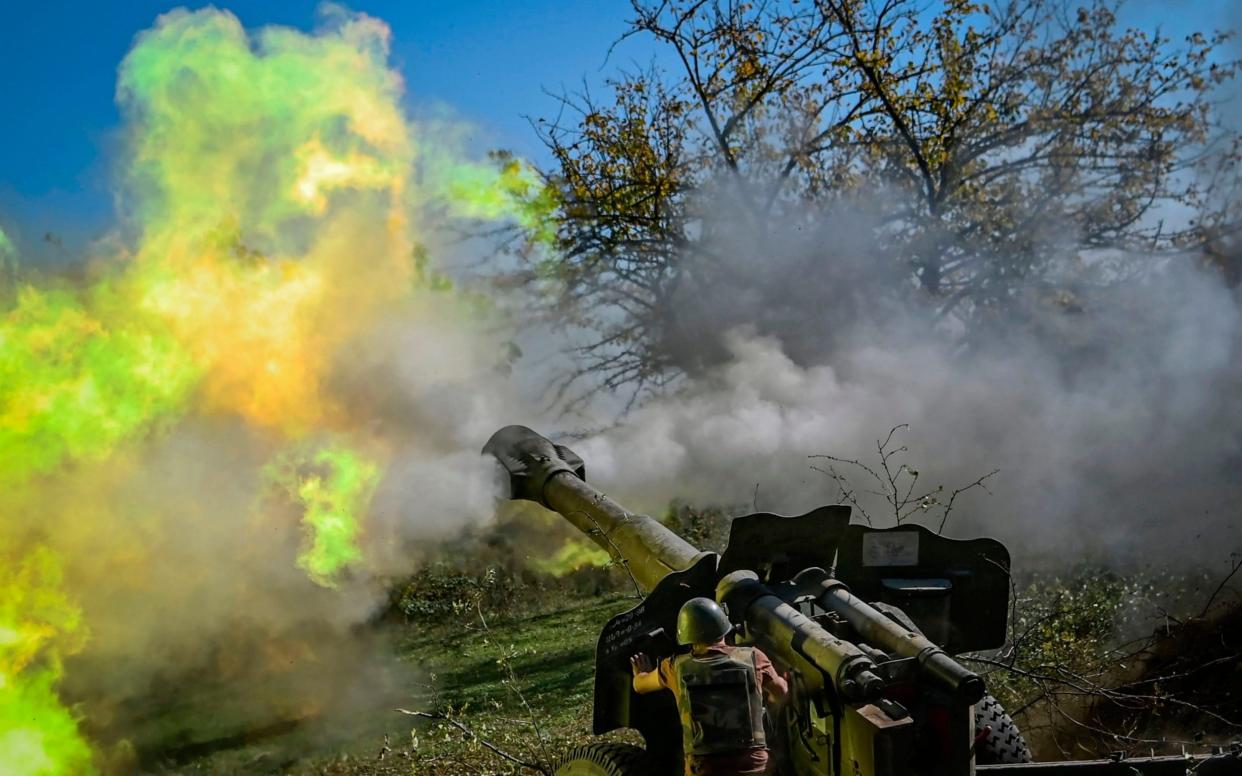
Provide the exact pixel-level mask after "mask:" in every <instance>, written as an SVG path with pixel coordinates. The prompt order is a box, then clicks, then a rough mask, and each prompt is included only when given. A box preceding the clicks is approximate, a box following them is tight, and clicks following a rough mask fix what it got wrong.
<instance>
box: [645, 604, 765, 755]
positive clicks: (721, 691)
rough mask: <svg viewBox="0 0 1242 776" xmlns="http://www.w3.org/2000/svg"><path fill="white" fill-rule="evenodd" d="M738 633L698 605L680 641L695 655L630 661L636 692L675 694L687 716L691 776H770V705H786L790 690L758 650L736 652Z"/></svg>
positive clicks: (686, 609)
mask: <svg viewBox="0 0 1242 776" xmlns="http://www.w3.org/2000/svg"><path fill="white" fill-rule="evenodd" d="M732 629H733V626H732V625H731V624H730V623H729V618H728V617H726V616H725V613H724V610H722V609H721V608H720V605H719V604H717V603H716V602H715V601H713V600H711V599H710V598H692V599H691V600H689V601H687V602H686V603H685V605H683V606H682V607H681V611H680V612H678V614H677V641H678V643H680V644H682V645H685V646H689V647H690V652H689V653H688V654H682V655H676V656H673V657H669V658H665V659H663V660H661V661H660V663H659V665H658V666H657V665H656V664H655V663H654V661H652V659H651V657H650V656H649V655H645V654H641V653H640V654H637V655H635V656H633V657H632V658H630V667H631V668H632V669H633V671H634V691H635V692H638V693H643V694H645V693H649V692H656V691H657V690H670V691H671V692H672V693H673V696H674V698H676V700H677V710H678V712H679V713H680V714H681V724H682V745H683V749H684V751H685V755H686V776H743V775H749V774H762V773H764V772H765V771H766V769H767V765H768V748H767V742H766V740H765V737H764V732H763V700H764V698H765V697H766V699H767V700H768V701H769V702H770V703H779V702H780V701H781V700H782V699H783V698H784V697H785V693H786V692H787V690H788V686H787V685H786V684H785V680H784V679H782V678H781V677H780V675H779V674H777V673H776V669H775V668H773V667H772V661H770V660H768V656H767V655H765V654H763V652H762V650H759V649H757V648H755V647H733V646H730V645H728V644H726V643H725V640H724V639H725V636H726V635H728V633H729V631H731V630H732Z"/></svg>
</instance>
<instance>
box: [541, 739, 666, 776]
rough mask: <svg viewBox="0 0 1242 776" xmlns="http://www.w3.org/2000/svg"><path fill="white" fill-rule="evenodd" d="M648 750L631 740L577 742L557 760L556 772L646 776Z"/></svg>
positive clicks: (562, 774)
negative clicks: (617, 742) (578, 743)
mask: <svg viewBox="0 0 1242 776" xmlns="http://www.w3.org/2000/svg"><path fill="white" fill-rule="evenodd" d="M649 772H650V769H649V768H648V767H647V753H646V752H645V751H644V750H643V749H642V747H638V746H633V745H631V744H584V745H582V746H576V747H574V748H573V749H571V750H570V751H569V753H568V754H566V755H565V756H564V757H562V758H561V761H560V762H559V763H557V765H556V770H554V771H553V773H554V774H555V776H645V774H647V773H649Z"/></svg>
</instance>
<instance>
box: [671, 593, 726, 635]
mask: <svg viewBox="0 0 1242 776" xmlns="http://www.w3.org/2000/svg"><path fill="white" fill-rule="evenodd" d="M731 630H733V625H732V624H731V623H730V622H729V618H728V617H727V616H726V615H725V613H724V609H721V608H720V604H718V603H716V602H715V601H713V600H712V599H710V598H691V599H690V600H689V601H686V602H685V603H684V604H682V606H681V611H680V612H678V613H677V643H678V644H713V643H715V642H717V641H719V640H721V639H722V638H724V636H725V634H726V633H728V632H729V631H731Z"/></svg>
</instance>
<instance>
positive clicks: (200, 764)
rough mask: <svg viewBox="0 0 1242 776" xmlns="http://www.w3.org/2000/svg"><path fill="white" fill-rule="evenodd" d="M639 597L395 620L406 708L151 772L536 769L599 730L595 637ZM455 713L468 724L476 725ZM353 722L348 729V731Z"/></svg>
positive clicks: (373, 711)
mask: <svg viewBox="0 0 1242 776" xmlns="http://www.w3.org/2000/svg"><path fill="white" fill-rule="evenodd" d="M633 605H634V599H633V598H626V597H624V596H620V595H615V594H614V595H608V596H604V597H601V598H592V599H575V600H570V601H564V602H561V603H560V604H559V605H558V604H552V605H551V608H548V609H546V610H544V611H537V612H535V613H532V614H529V615H524V616H520V617H516V618H511V619H510V618H503V617H493V618H491V619H489V620H485V619H483V618H482V617H480V616H479V614H478V613H477V612H474V613H473V615H472V616H470V615H463V616H462V617H461V618H460V619H458V620H449V621H442V622H437V623H435V624H431V625H421V624H415V623H393V624H388V625H384V626H382V627H384V628H385V629H388V630H390V631H391V636H392V641H393V645H394V648H395V649H396V651H397V654H398V655H399V657H400V660H401V661H402V662H403V663H405V664H406V665H407V666H409V667H411V668H412V669H413V671H412V672H411V675H412V676H414V677H416V679H415V680H414V681H413V683H412V684H411V685H410V686H409V687H407V688H406V689H407V690H408V692H406V693H403V695H404V700H403V701H402V707H403V708H405V709H407V710H409V711H419V712H426V713H430V714H434V715H436V716H438V717H442V718H441V719H426V718H416V717H411V716H406V715H404V714H401V713H400V712H398V711H396V710H395V708H394V707H393V706H392V705H388V704H387V703H382V702H378V701H377V704H376V705H375V707H373V708H369V709H366V708H364V709H362V710H360V711H358V712H357V713H356V714H355V715H354V718H353V719H351V720H349V721H348V725H338V726H336V727H337V729H336V730H332V729H331V727H333V725H332V723H328V726H327V727H328V729H325V726H324V725H319V724H316V723H314V722H308V723H305V724H299V725H296V726H294V727H293V729H291V730H289V731H287V732H278V733H277V734H274V735H270V736H265V737H262V738H261V740H256V741H250V742H246V741H243V740H238V741H235V742H231V741H227V740H224V741H221V742H220V743H221V747H220V749H218V750H217V751H213V752H202V753H196V752H192V751H191V752H190V753H189V756H182V757H179V758H177V759H178V760H179V761H177V762H172V761H167V760H165V761H164V762H156V763H151V764H149V765H148V766H147V768H146V770H148V771H149V772H152V773H161V774H172V773H185V774H232V773H256V774H266V773H292V774H306V775H309V774H341V775H346V774H350V775H352V774H411V773H417V774H424V773H426V774H436V773H443V774H471V773H477V774H505V773H517V772H522V771H523V770H525V772H527V773H529V772H531V771H530V770H529V769H523V768H521V767H520V766H519V765H516V764H514V763H512V762H509V761H507V760H505V759H504V758H503V757H502V756H500V755H498V754H496V753H494V752H492V751H490V750H489V749H488V748H487V747H486V746H485V745H484V744H483V743H482V742H481V740H482V741H487V742H488V743H491V744H494V745H495V746H496V747H498V748H499V749H501V750H503V751H504V752H505V753H507V754H510V755H513V756H514V757H517V758H518V759H520V760H523V761H526V762H531V763H535V762H540V763H547V762H550V761H553V760H554V759H555V758H556V757H557V756H559V754H560V753H562V752H564V751H566V750H567V749H568V748H569V747H570V746H572V745H573V744H574V743H576V742H579V741H583V740H586V739H587V738H588V737H589V726H590V713H591V688H592V671H593V664H594V654H595V640H596V637H597V636H598V634H599V630H600V628H601V627H602V626H603V625H604V623H605V622H606V621H607V620H608V618H610V617H611V616H613V615H614V614H617V613H618V612H621V611H623V610H625V609H627V608H629V607H631V606H633ZM454 723H459V724H461V725H464V726H465V727H466V729H467V730H469V731H470V733H471V734H473V736H474V737H472V736H471V735H470V734H467V733H466V732H464V731H463V729H462V728H459V727H457V726H456V725H455V724H454ZM346 728H347V729H348V730H349V731H350V732H349V733H348V734H344V733H343V730H344V729H346Z"/></svg>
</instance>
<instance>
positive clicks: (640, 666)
mask: <svg viewBox="0 0 1242 776" xmlns="http://www.w3.org/2000/svg"><path fill="white" fill-rule="evenodd" d="M630 670H631V671H633V672H634V675H635V676H638V675H639V674H645V673H647V672H648V671H654V670H655V661H654V660H652V659H651V656H650V655H648V654H647V653H645V652H639V653H638V654H636V655H634V656H632V657H631V658H630Z"/></svg>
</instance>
